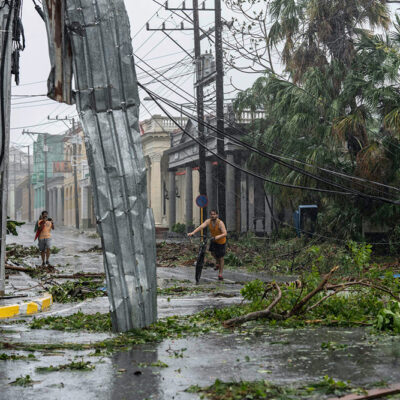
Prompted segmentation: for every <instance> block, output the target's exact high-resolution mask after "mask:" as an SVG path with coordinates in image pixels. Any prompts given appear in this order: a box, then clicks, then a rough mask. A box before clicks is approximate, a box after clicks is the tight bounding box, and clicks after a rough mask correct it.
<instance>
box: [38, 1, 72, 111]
mask: <svg viewBox="0 0 400 400" xmlns="http://www.w3.org/2000/svg"><path fill="white" fill-rule="evenodd" d="M43 11H44V14H45V17H46V29H47V36H48V38H49V53H50V63H51V72H50V76H49V79H48V81H47V89H48V94H47V95H48V96H49V97H50V98H51V99H53V100H56V101H60V102H64V103H67V104H74V103H75V99H74V96H73V93H72V84H71V83H72V49H71V43H70V41H69V35H68V34H67V30H66V26H65V18H64V17H65V16H64V14H65V3H64V1H63V0H45V1H44V2H43Z"/></svg>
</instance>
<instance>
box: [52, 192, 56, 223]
mask: <svg viewBox="0 0 400 400" xmlns="http://www.w3.org/2000/svg"><path fill="white" fill-rule="evenodd" d="M51 193H52V195H53V212H52V218H53V219H54V220H55V219H56V218H57V188H54V189H52V190H51Z"/></svg>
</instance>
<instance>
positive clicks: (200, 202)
mask: <svg viewBox="0 0 400 400" xmlns="http://www.w3.org/2000/svg"><path fill="white" fill-rule="evenodd" d="M196 205H197V207H200V224H202V223H203V222H204V208H205V207H207V206H208V198H207V196H205V195H203V194H201V195H200V196H197V197H196ZM200 234H201V240H202V241H203V239H204V234H203V229H202V230H201V232H200Z"/></svg>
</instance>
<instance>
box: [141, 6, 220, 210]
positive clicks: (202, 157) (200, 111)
mask: <svg viewBox="0 0 400 400" xmlns="http://www.w3.org/2000/svg"><path fill="white" fill-rule="evenodd" d="M164 7H165V9H166V10H168V11H173V12H174V11H181V12H183V13H185V15H186V16H187V14H186V11H193V20H192V22H193V28H185V27H184V25H183V24H182V25H181V27H180V28H166V27H165V24H163V25H162V28H152V29H150V27H149V24H147V30H148V31H161V32H163V33H164V34H166V35H167V36H168V37H169V38H170V39H171V40H172V41H173V42H174V43H176V44H177V45H178V46H179V47H181V45H180V44H179V43H177V42H176V41H175V40H174V39H173V38H172V37H171V36H170V35H168V34H167V33H166V31H180V30H185V31H187V30H193V31H194V63H195V68H196V83H195V89H196V111H197V120H198V125H197V131H198V135H199V141H200V144H199V178H200V179H199V192H200V194H201V195H205V196H207V172H206V149H205V147H204V145H205V144H206V138H205V136H204V123H203V122H204V86H205V81H204V78H205V77H204V68H203V60H202V54H201V40H202V39H205V38H206V37H207V36H208V33H207V32H204V31H203V30H202V29H201V28H200V17H199V12H200V11H215V9H214V8H206V6H205V3H203V6H202V7H201V8H199V1H198V0H193V8H187V7H186V5H185V2H183V4H182V6H181V7H179V8H174V7H169V6H168V1H167V2H166V3H165V6H164ZM200 31H202V32H203V35H200ZM211 31H212V30H211ZM211 31H210V32H211ZM186 53H187V54H189V53H188V52H187V51H186ZM189 56H190V57H192V56H191V55H190V54H189ZM192 58H193V57H192ZM210 83H211V81H210V80H207V83H206V84H210ZM204 211H205V212H207V210H206V209H204Z"/></svg>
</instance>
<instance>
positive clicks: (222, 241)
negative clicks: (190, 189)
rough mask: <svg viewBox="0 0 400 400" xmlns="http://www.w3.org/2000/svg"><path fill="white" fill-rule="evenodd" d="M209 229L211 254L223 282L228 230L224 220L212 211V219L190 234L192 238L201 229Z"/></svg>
mask: <svg viewBox="0 0 400 400" xmlns="http://www.w3.org/2000/svg"><path fill="white" fill-rule="evenodd" d="M205 228H208V229H209V231H210V234H211V243H210V248H209V250H210V253H211V254H212V255H213V257H214V258H215V262H216V265H215V269H216V270H218V279H219V280H220V281H222V280H223V279H224V278H223V276H222V273H223V271H224V257H225V253H226V236H227V232H226V228H225V224H224V223H223V221H222V220H220V219H219V218H218V212H217V210H211V211H210V218H209V219H207V220H205V221H204V222H203V223H202V224H201V225H200V226H199V227H197V228H196V229H195V230H194V231H193V232H190V233H188V236H189V237H191V236H193V235H195V234H196V233H197V232H199V231H200V230H201V229H205Z"/></svg>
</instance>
